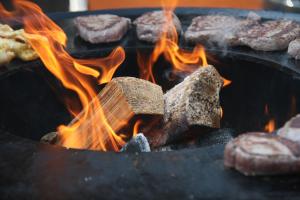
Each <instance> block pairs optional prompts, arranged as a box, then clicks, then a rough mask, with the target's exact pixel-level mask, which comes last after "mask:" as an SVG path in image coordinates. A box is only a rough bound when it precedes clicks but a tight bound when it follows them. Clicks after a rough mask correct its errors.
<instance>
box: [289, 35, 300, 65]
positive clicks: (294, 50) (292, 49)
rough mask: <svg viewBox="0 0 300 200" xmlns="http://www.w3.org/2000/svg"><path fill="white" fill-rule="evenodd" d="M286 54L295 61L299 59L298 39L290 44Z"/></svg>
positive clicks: (299, 43)
mask: <svg viewBox="0 0 300 200" xmlns="http://www.w3.org/2000/svg"><path fill="white" fill-rule="evenodd" d="M288 54H289V55H291V56H292V57H294V58H295V59H297V60H299V59H300V38H298V39H295V40H293V41H291V42H290V44H289V48H288Z"/></svg>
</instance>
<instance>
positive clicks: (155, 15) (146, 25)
mask: <svg viewBox="0 0 300 200" xmlns="http://www.w3.org/2000/svg"><path fill="white" fill-rule="evenodd" d="M172 19H173V23H170V22H168V21H167V18H166V16H165V13H164V11H153V12H148V13H145V14H143V15H142V16H140V17H138V18H137V19H136V20H135V21H134V22H133V23H134V24H135V25H136V32H137V36H138V38H139V40H143V41H146V42H151V43H155V42H157V41H158V40H159V39H160V38H161V35H162V34H163V33H167V35H169V36H170V35H171V36H174V34H173V33H174V31H175V29H176V31H177V33H178V34H180V32H181V31H182V29H181V23H180V21H179V19H178V17H177V16H176V15H175V14H174V13H173V12H172ZM174 27H175V29H174Z"/></svg>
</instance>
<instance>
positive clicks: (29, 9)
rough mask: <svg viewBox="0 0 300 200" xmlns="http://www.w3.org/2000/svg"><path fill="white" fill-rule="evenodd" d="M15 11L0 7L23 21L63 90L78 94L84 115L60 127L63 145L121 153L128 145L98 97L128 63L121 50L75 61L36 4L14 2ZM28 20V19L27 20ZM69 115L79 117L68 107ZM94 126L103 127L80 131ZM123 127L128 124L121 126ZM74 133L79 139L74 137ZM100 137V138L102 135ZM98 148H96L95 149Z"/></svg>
mask: <svg viewBox="0 0 300 200" xmlns="http://www.w3.org/2000/svg"><path fill="white" fill-rule="evenodd" d="M14 5H15V8H16V11H14V12H9V11H6V10H5V9H4V7H3V5H2V4H0V8H1V10H0V13H1V14H0V15H1V16H5V17H20V18H22V21H23V23H24V29H25V32H26V37H27V39H28V40H29V43H30V44H31V46H32V47H33V48H34V50H35V51H36V52H37V53H38V55H39V57H40V59H41V60H42V61H43V63H44V65H45V66H46V68H47V69H48V70H49V71H50V72H51V73H52V74H54V76H55V77H56V78H58V79H59V80H60V81H61V83H62V84H63V86H64V87H65V88H67V89H69V90H72V91H74V92H76V94H77V95H78V98H79V100H80V103H81V108H83V111H84V112H82V113H81V114H80V115H78V116H77V118H76V120H73V123H71V125H69V126H65V125H61V126H59V127H58V131H59V133H60V136H61V137H62V139H63V140H62V141H63V143H62V145H63V146H66V147H72V148H83V147H85V146H86V145H87V143H90V142H91V146H90V148H91V149H96V150H104V151H105V150H110V149H109V148H112V149H113V150H115V151H118V150H119V147H120V146H122V145H123V144H124V143H125V142H124V141H123V139H122V138H121V137H120V136H119V135H117V134H116V133H115V130H113V129H112V127H111V126H110V125H109V124H108V122H107V120H106V118H105V115H104V112H103V110H102V107H101V102H100V101H99V99H98V98H97V97H96V96H97V94H98V92H97V91H96V89H95V87H94V86H95V85H96V84H98V83H106V82H108V81H110V80H111V79H112V76H113V74H114V72H115V71H116V69H117V68H118V67H119V66H120V65H121V63H122V62H123V61H124V59H125V52H124V49H123V48H122V47H117V48H116V49H115V50H114V51H113V52H112V53H111V54H110V55H109V56H108V57H106V58H98V59H93V60H92V59H90V60H82V59H75V58H72V57H71V56H70V55H69V54H68V53H67V52H66V51H65V49H64V47H65V46H66V41H67V37H66V35H65V33H64V31H63V30H62V29H61V28H60V27H59V26H57V25H56V24H55V23H54V22H53V21H52V20H51V19H50V18H48V17H47V16H46V15H45V14H44V13H43V12H42V10H41V9H40V8H39V7H38V6H37V5H36V4H34V3H31V2H29V1H23V0H15V1H14ZM24 16H26V17H24ZM68 107H69V108H70V109H71V110H70V112H71V113H72V114H74V115H77V114H78V110H80V109H78V108H75V107H76V106H73V108H72V106H68ZM88 120H90V121H89V123H92V124H97V123H98V124H99V123H101V127H100V128H99V127H98V126H95V127H93V128H92V130H89V132H88V133H87V132H86V131H85V130H84V129H82V128H81V126H82V124H83V123H84V122H86V121H88ZM119 123H120V125H123V124H126V122H119ZM75 132H77V133H79V134H76V135H80V137H73V136H74V135H75V134H74V133H75ZM99 133H101V134H99ZM94 144H95V145H94Z"/></svg>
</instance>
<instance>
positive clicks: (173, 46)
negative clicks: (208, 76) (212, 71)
mask: <svg viewBox="0 0 300 200" xmlns="http://www.w3.org/2000/svg"><path fill="white" fill-rule="evenodd" d="M176 5H177V0H163V1H162V6H163V12H164V17H165V24H164V25H163V28H162V29H163V30H164V31H163V33H162V35H161V38H160V39H159V40H158V42H157V43H156V44H155V47H154V50H153V52H152V54H151V55H150V56H148V57H147V56H143V55H142V54H141V53H138V64H139V66H140V69H143V71H142V72H141V78H144V79H146V80H149V81H152V82H154V83H155V78H154V75H153V65H154V63H155V62H156V61H157V59H158V58H159V57H160V56H161V55H163V56H164V58H165V59H166V60H167V61H168V62H170V63H171V64H172V67H173V71H174V72H184V73H192V72H193V71H195V70H196V69H197V68H198V67H201V66H207V65H208V62H207V59H206V54H205V49H204V47H203V46H202V45H197V46H196V47H195V48H194V49H193V51H188V50H184V49H181V48H180V47H179V46H178V33H177V30H176V28H175V25H174V23H173V16H172V13H173V11H174V9H175V7H176ZM167 30H171V33H168V31H167Z"/></svg>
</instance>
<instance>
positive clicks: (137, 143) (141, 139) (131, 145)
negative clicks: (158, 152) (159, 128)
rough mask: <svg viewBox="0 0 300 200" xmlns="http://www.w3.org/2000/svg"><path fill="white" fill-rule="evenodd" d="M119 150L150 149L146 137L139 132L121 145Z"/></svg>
mask: <svg viewBox="0 0 300 200" xmlns="http://www.w3.org/2000/svg"><path fill="white" fill-rule="evenodd" d="M120 152H131V153H134V152H151V149H150V145H149V143H148V140H147V138H146V137H145V136H144V134H143V133H139V134H137V135H136V136H133V137H132V138H131V140H130V141H129V142H127V143H126V144H125V145H124V146H123V147H122V149H121V150H120Z"/></svg>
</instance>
